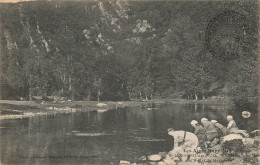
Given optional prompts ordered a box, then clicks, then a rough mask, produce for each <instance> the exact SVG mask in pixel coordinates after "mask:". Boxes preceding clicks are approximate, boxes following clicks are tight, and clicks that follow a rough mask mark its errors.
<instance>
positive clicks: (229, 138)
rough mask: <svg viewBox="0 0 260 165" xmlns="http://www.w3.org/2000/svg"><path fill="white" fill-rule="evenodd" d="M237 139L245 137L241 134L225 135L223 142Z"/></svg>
mask: <svg viewBox="0 0 260 165" xmlns="http://www.w3.org/2000/svg"><path fill="white" fill-rule="evenodd" d="M235 139H243V137H242V136H241V135H240V134H229V135H226V136H224V137H223V140H222V141H223V142H226V141H231V140H235Z"/></svg>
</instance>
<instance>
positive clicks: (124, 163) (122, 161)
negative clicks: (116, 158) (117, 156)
mask: <svg viewBox="0 0 260 165" xmlns="http://www.w3.org/2000/svg"><path fill="white" fill-rule="evenodd" d="M119 164H122V165H126V164H131V163H130V162H129V161H126V160H120V162H119Z"/></svg>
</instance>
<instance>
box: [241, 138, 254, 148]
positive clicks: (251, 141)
mask: <svg viewBox="0 0 260 165" xmlns="http://www.w3.org/2000/svg"><path fill="white" fill-rule="evenodd" d="M242 141H243V144H244V145H246V146H251V145H253V144H254V142H255V140H254V139H252V138H244V139H243V140H242Z"/></svg>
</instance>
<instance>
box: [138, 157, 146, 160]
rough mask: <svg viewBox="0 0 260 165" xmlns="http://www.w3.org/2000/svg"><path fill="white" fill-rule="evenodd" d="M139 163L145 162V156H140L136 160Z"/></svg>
mask: <svg viewBox="0 0 260 165" xmlns="http://www.w3.org/2000/svg"><path fill="white" fill-rule="evenodd" d="M138 160H139V161H145V160H146V156H141V157H139V158H138Z"/></svg>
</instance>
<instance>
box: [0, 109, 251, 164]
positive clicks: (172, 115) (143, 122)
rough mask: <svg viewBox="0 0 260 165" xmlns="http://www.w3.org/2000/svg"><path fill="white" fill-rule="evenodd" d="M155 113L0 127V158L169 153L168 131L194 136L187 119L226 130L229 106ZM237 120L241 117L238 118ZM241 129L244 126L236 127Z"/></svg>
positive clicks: (111, 158) (86, 115) (96, 158)
mask: <svg viewBox="0 0 260 165" xmlns="http://www.w3.org/2000/svg"><path fill="white" fill-rule="evenodd" d="M157 107H159V108H157V109H151V110H147V109H146V108H142V107H141V108H140V107H136V108H126V109H117V110H109V111H106V112H102V113H100V112H97V111H86V112H75V113H68V114H55V115H50V116H47V117H46V116H37V117H33V118H28V119H16V120H3V121H2V122H1V125H0V127H1V129H0V130H1V135H0V136H1V159H2V163H3V164H6V163H9V164H21V163H23V164H41V163H42V164H63V163H64V164H65V163H66V164H70V163H71V164H86V163H89V164H91V163H92V164H93V163H95V164H96V163H101V164H108V163H110V162H113V163H118V162H119V160H120V159H126V160H130V161H134V160H136V159H137V158H138V157H139V156H141V155H147V154H154V153H158V152H161V151H169V150H170V149H171V148H172V145H173V144H172V138H171V137H169V136H168V135H167V133H166V130H167V128H169V127H171V128H174V129H177V130H186V131H193V130H192V128H191V127H190V124H189V123H190V121H191V120H200V119H201V118H202V117H207V118H209V119H210V120H211V119H215V120H218V121H219V122H220V123H222V124H224V125H226V124H227V123H226V119H225V117H226V116H227V115H228V114H233V115H234V117H235V119H238V118H239V115H237V116H236V115H235V112H234V111H233V109H232V107H231V106H224V105H221V106H216V105H211V106H209V105H204V104H161V105H160V106H158V105H157ZM239 119H241V118H239ZM238 124H239V126H240V127H242V128H245V127H247V126H248V124H250V122H249V121H246V120H244V119H243V120H242V119H241V122H238Z"/></svg>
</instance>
